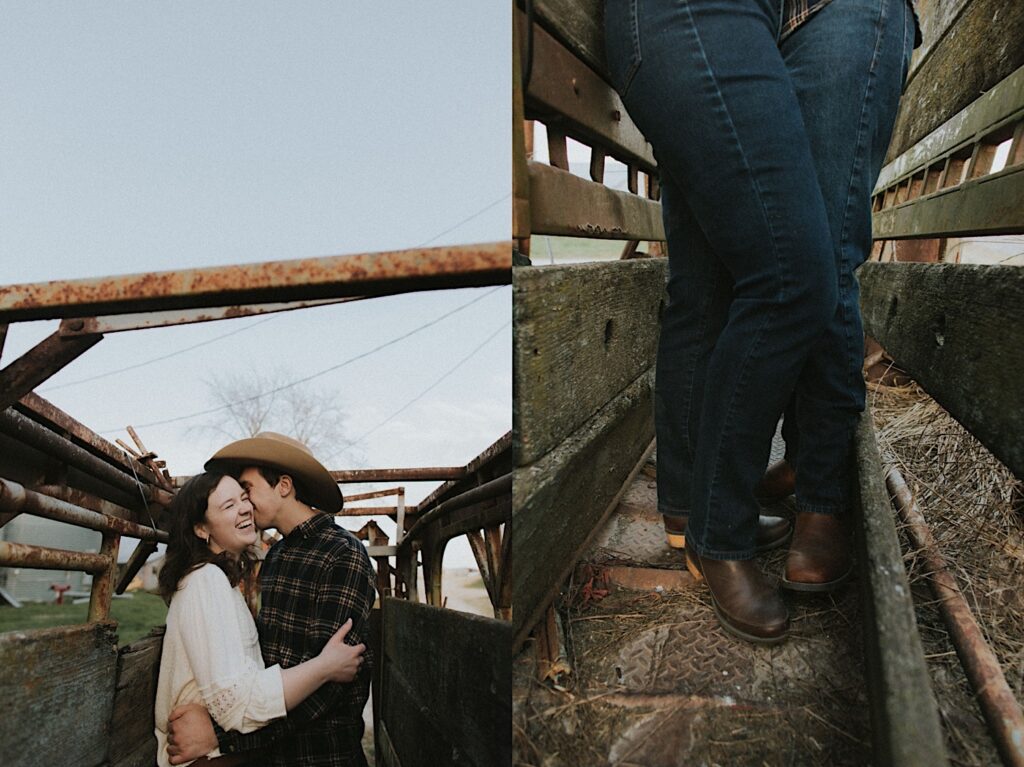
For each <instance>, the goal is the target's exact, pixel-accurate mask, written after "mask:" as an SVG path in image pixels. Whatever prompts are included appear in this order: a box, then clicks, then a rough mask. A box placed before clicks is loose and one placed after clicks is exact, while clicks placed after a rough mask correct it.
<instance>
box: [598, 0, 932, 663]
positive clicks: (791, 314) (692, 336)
mask: <svg viewBox="0 0 1024 767" xmlns="http://www.w3.org/2000/svg"><path fill="white" fill-rule="evenodd" d="M605 32H606V34H605V39H606V46H607V56H608V65H609V70H610V73H611V76H612V78H613V81H614V84H615V86H616V88H617V89H618V91H619V93H620V94H621V95H622V99H623V102H624V103H625V105H626V107H627V109H628V110H629V113H630V115H631V116H632V118H633V120H634V121H635V122H636V123H637V125H638V126H639V128H640V129H641V130H642V131H643V132H644V134H645V136H646V137H647V139H648V140H649V141H650V142H651V146H652V147H653V149H654V153H655V156H656V157H657V160H658V167H659V172H660V175H661V185H662V204H663V214H664V218H665V230H666V235H667V239H668V246H669V284H668V294H669V302H668V306H667V307H666V310H665V314H664V317H663V320H662V331H661V341H660V347H659V352H658V369H657V386H656V396H655V401H656V413H655V423H656V427H657V437H658V496H659V498H658V505H659V509H660V511H661V513H662V514H663V515H664V516H665V521H666V530H667V532H668V533H669V534H670V536H671V538H670V541H671V542H672V543H673V544H674V545H685V548H686V559H687V565H688V567H689V568H690V570H691V571H692V572H693V573H694V575H695V576H697V577H702V578H703V579H704V580H705V581H706V583H707V585H708V587H709V588H710V591H711V595H712V601H713V603H714V607H715V611H716V614H717V616H718V618H719V621H720V622H721V624H722V625H723V627H724V628H725V629H726V630H727V631H729V632H730V633H733V634H735V635H737V636H739V637H741V638H743V639H747V640H750V641H753V642H764V643H773V642H778V641H781V640H782V639H783V638H784V637H785V635H786V632H787V630H788V620H789V619H788V613H787V609H786V605H785V604H784V602H783V601H782V599H781V597H780V596H779V593H778V591H777V590H776V589H775V588H774V586H773V585H772V584H771V583H770V582H769V581H768V580H767V579H766V577H765V576H764V574H763V573H762V572H761V570H760V568H759V567H758V566H757V565H756V564H755V563H754V561H753V557H754V556H755V555H756V554H757V553H758V552H759V551H763V550H765V549H767V548H771V547H773V546H776V545H781V544H783V543H785V540H786V538H787V537H788V534H789V525H788V524H786V523H785V522H784V521H783V520H780V519H778V518H768V517H761V516H760V509H759V505H758V502H757V495H758V494H759V493H757V490H756V487H757V485H758V480H759V479H760V478H761V475H762V473H763V472H764V468H765V465H766V463H767V460H768V455H769V450H770V445H771V441H772V435H773V433H774V431H775V428H776V425H777V423H778V420H779V417H780V415H781V414H782V412H783V410H784V409H785V408H787V404H789V403H792V405H790V407H789V410H788V411H787V413H788V417H787V423H786V426H787V429H786V436H787V455H789V456H790V466H791V468H793V469H794V470H795V483H796V496H797V507H798V513H797V518H796V525H795V531H794V533H793V540H792V543H791V545H790V555H789V557H788V560H787V567H786V573H785V575H784V577H783V584H784V585H785V586H786V587H787V588H791V589H795V590H817V591H822V590H830V589H834V588H836V587H837V586H839V585H840V584H841V583H842V582H843V581H844V580H845V579H846V577H847V576H848V575H849V572H850V559H849V553H848V552H849V543H848V540H847V535H848V534H847V530H846V523H845V516H846V512H847V506H848V498H849V493H848V489H849V484H850V477H849V471H848V466H849V449H850V443H851V437H852V433H853V428H854V425H855V423H856V419H857V414H858V413H859V412H860V411H861V410H863V408H864V383H863V379H862V376H861V370H860V368H861V362H862V360H863V346H862V345H863V333H862V330H861V321H860V313H859V307H858V291H857V281H856V277H855V276H854V269H856V267H857V266H859V265H860V264H861V263H862V262H863V261H864V260H865V259H866V257H867V255H868V252H869V249H870V245H871V213H870V194H871V190H872V187H873V186H874V182H875V180H876V179H877V176H878V173H879V170H880V169H881V165H882V161H883V158H884V155H885V151H886V148H887V145H888V143H889V137H890V134H891V131H892V125H893V122H894V120H895V115H896V107H897V104H898V102H899V96H900V92H901V88H902V83H903V81H904V80H905V78H906V72H907V67H908V65H909V60H910V53H911V50H912V48H913V45H914V36H915V32H916V25H915V20H914V17H913V14H912V10H911V8H910V7H909V6H908V4H907V0H606V4H605ZM797 436H799V444H796V442H797V440H796V437H797ZM763 490H764V488H763V487H762V493H760V494H762V495H763V494H764V492H763ZM684 530H685V541H684V540H683V537H682V533H683V532H684Z"/></svg>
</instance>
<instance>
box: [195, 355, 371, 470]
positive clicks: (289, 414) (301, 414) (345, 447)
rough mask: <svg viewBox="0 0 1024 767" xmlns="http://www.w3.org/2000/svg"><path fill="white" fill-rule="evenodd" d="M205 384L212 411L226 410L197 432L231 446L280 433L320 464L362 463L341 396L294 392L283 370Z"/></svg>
mask: <svg viewBox="0 0 1024 767" xmlns="http://www.w3.org/2000/svg"><path fill="white" fill-rule="evenodd" d="M204 383H205V384H206V387H207V392H208V395H209V397H210V399H211V400H212V403H213V405H214V406H215V407H220V408H222V409H221V410H219V411H218V412H216V413H212V414H211V415H210V419H209V420H208V421H207V422H206V423H204V424H202V425H200V426H199V427H198V428H200V429H202V430H204V431H212V432H214V433H216V434H218V435H219V436H222V437H224V438H225V439H229V440H234V439H243V438H245V437H251V436H253V435H255V434H258V433H259V432H261V431H276V432H280V433H281V434H287V435H288V436H289V437H294V438H295V439H297V440H299V441H300V442H304V443H305V444H306V445H307V446H309V449H310V450H312V451H313V453H314V455H316V456H317V458H319V459H320V460H321V461H325V462H329V463H336V462H338V461H342V460H344V461H345V462H346V463H347V464H348V465H352V464H355V463H361V457H360V456H358V455H357V454H356V451H355V450H354V448H353V446H352V445H351V444H350V438H349V437H348V436H347V429H346V423H347V420H348V418H347V415H346V413H345V410H344V408H343V407H342V406H341V404H340V402H339V392H338V391H337V390H335V389H331V388H329V387H315V386H312V385H311V384H298V385H295V386H291V385H289V384H290V381H289V376H288V374H287V373H286V371H284V370H282V369H279V368H271V369H267V370H261V371H245V372H243V373H230V374H225V375H216V376H212V377H210V378H209V379H207V380H205V381H204Z"/></svg>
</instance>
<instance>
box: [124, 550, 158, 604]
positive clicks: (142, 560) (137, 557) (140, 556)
mask: <svg viewBox="0 0 1024 767" xmlns="http://www.w3.org/2000/svg"><path fill="white" fill-rule="evenodd" d="M155 551H156V542H154V541H140V542H139V545H138V546H136V547H135V551H133V552H132V555H131V556H130V557H128V561H127V562H126V563H125V566H124V569H123V570H121V575H120V577H119V578H118V580H117V586H116V587H115V588H114V593H116V594H123V593H124V592H125V589H127V588H128V584H130V583H131V582H132V580H133V579H134V578H135V575H136V573H138V572H139V570H141V569H142V566H143V565H144V564H146V560H147V559H149V557H150V555H151V554H153V552H155Z"/></svg>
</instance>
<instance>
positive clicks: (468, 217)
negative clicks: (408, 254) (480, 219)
mask: <svg viewBox="0 0 1024 767" xmlns="http://www.w3.org/2000/svg"><path fill="white" fill-rule="evenodd" d="M511 196H512V193H511V192H509V193H508V194H506V195H505V196H503V197H502V198H501V199H500V200H495V201H494V202H492V203H491V204H490V205H485V206H484V207H483V208H481V209H480V210H478V211H477V212H476V213H474V214H473V215H472V216H466V217H465V218H464V219H462V220H461V221H459V222H458V223H457V224H452V225H451V226H450V227H448V228H447V229H445V230H444V231H443V232H440V233H439V234H435V235H434V236H433V237H431V238H430V239H429V240H424V241H423V242H421V243H420V244H419V245H414V246H413V247H415V248H422V247H423V246H424V245H429V244H430V243H432V242H433V241H434V240H436V239H439V238H441V237H444V236H445V235H446V234H448V232H452V231H454V230H456V229H458V228H459V227H460V226H462V225H463V224H466V223H469V222H470V221H472V220H473V219H474V218H476V217H477V216H482V215H483V214H484V213H486V212H487V211H489V210H490V209H491V208H493V207H494V206H495V205H500V204H501V203H503V202H505V200H507V199H508V198H509V197H511Z"/></svg>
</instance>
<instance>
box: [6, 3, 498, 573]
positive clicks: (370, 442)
mask: <svg viewBox="0 0 1024 767" xmlns="http://www.w3.org/2000/svg"><path fill="white" fill-rule="evenodd" d="M0 9H2V16H0V22H2V23H0V284H11V283H23V282H33V281H44V280H56V279H70V278H78V277H93V276H101V275H111V274H127V273H134V272H140V271H158V270H167V269H184V268H195V267H202V266H213V265H221V264H235V263H248V262H255V261H269V260H277V259H290V258H305V257H313V256H326V255H343V254H348V253H363V252H375V251H383V250H391V249H398V248H410V247H417V246H420V245H423V244H429V245H447V244H463V243H476V242H495V241H507V240H509V239H510V237H511V227H510V209H511V202H510V194H509V192H510V189H511V173H510V168H511V155H510V146H511V141H510V126H511V113H510V104H511V89H510V77H509V70H508V62H509V61H511V52H510V35H509V32H508V30H509V28H510V21H509V8H508V7H506V6H504V5H502V4H500V3H481V2H469V1H467V2H456V3H448V4H446V5H445V6H444V9H443V12H439V11H438V8H437V7H436V6H433V5H431V4H425V3H415V2H405V3H372V4H355V3H337V2H333V3H309V2H304V3H288V4H282V3H264V2H252V1H251V0H246V2H217V3H209V2H180V1H179V2H174V3H169V2H161V3H149V2H147V3H137V2H132V3H130V2H118V3H111V2H90V3H72V2H62V3H61V2H51V3H45V4H44V3H16V2H2V3H0ZM461 307H465V308H461ZM456 309H458V311H454V313H453V310H456ZM449 314H450V316H446V315H449ZM271 317H272V318H270V319H268V318H267V317H254V318H244V319H238V320H229V321H223V322H215V323H204V324H197V325H189V326H182V327H176V328H166V329H156V330H145V331H133V332H129V333H119V334H112V335H108V336H107V337H106V338H105V339H104V340H103V341H102V342H101V343H100V344H99V345H97V346H96V347H94V348H93V349H91V350H90V351H89V352H87V353H86V354H85V355H84V356H83V357H81V358H79V359H78V360H76V361H75V362H74V363H72V364H71V365H69V366H68V367H67V368H66V369H65V370H64V371H62V372H61V373H59V374H57V375H56V376H54V377H53V378H52V379H50V380H49V381H48V382H46V383H45V384H44V385H43V386H41V387H40V389H39V392H40V393H41V394H42V396H44V397H46V398H47V399H49V400H50V401H52V402H53V403H55V404H56V405H58V406H59V407H61V408H63V409H64V410H66V411H67V412H68V413H70V414H71V415H72V416H74V417H75V418H77V419H78V420H80V421H82V422H83V423H85V424H86V425H87V426H89V427H91V428H93V429H94V430H96V431H99V432H101V433H103V434H104V436H106V437H107V438H109V439H111V440H113V439H114V438H115V437H122V438H125V439H127V435H126V434H125V432H124V431H123V429H124V427H125V426H126V425H128V424H132V425H135V426H136V427H137V428H138V431H139V433H140V435H141V437H142V439H143V440H144V441H145V442H146V445H147V447H149V448H150V449H151V450H155V451H156V452H157V453H158V454H160V456H161V457H162V458H164V459H166V460H167V462H168V466H169V468H170V470H171V471H172V473H174V474H189V473H193V472H195V471H197V470H199V469H200V468H201V465H202V463H203V461H204V460H205V459H206V458H208V457H209V455H210V454H211V453H212V452H213V451H214V450H216V449H217V448H218V447H219V446H220V444H222V443H223V441H224V439H223V438H222V437H218V436H217V435H216V434H214V433H212V432H210V431H209V430H204V429H203V428H201V427H202V426H203V424H205V423H208V422H209V420H210V417H209V416H196V417H190V416H191V415H192V414H193V413H197V412H199V411H202V410H206V409H209V408H211V407H214V406H215V402H214V401H213V400H212V398H211V396H210V394H209V391H208V386H207V383H206V382H207V381H209V380H210V379H211V378H212V377H213V376H215V375H221V376H223V375H226V374H229V373H231V372H233V371H248V370H252V369H254V368H262V369H267V368H274V369H278V370H281V371H283V373H282V375H283V376H284V378H285V379H288V380H294V379H298V378H304V377H306V376H309V375H311V374H313V373H317V372H320V371H322V370H324V371H326V370H328V369H329V368H336V369H334V370H332V371H330V372H325V373H324V374H323V375H321V376H319V377H318V378H317V379H316V380H315V381H314V382H313V384H312V385H313V386H315V388H316V390H317V392H318V393H320V394H322V395H324V396H333V397H336V398H337V400H338V402H339V403H340V404H341V406H342V407H343V408H344V410H345V412H346V414H347V426H346V428H347V433H348V435H349V438H350V439H357V438H359V437H362V436H363V435H364V434H365V435H366V436H365V437H363V438H362V439H361V440H360V441H359V442H358V443H357V444H356V445H355V446H354V449H353V450H351V451H350V452H349V453H348V454H346V455H345V456H344V457H343V458H342V459H340V460H343V461H344V463H342V464H336V465H332V466H331V468H345V467H348V466H366V467H403V466H424V465H462V464H465V463H466V462H468V461H469V460H471V459H472V458H473V457H474V456H476V455H477V454H478V453H480V452H481V451H482V450H483V449H485V448H486V447H487V446H488V445H489V444H490V443H491V442H493V441H494V440H496V439H497V438H498V437H500V436H501V435H502V434H504V433H505V432H506V431H507V430H508V429H509V428H511V327H510V317H511V289H510V288H509V287H507V286H505V287H500V288H497V289H494V288H480V289H467V290H452V291H434V292H425V293H417V294H410V295H403V296H393V297H387V298H380V299H373V300H368V301H359V302H353V303H350V304H346V305H338V306H331V307H322V308H317V309H310V310H303V311H298V312H289V313H285V314H279V315H272V316H271ZM56 325H57V323H56V322H55V321H54V322H37V323H24V324H20V325H15V326H12V328H11V331H10V333H9V335H8V339H7V344H6V348H5V349H4V351H3V362H4V364H7V363H9V362H10V361H11V360H12V359H14V358H15V357H16V356H17V355H19V354H21V353H22V352H24V351H25V350H26V349H28V348H30V347H31V346H32V345H33V344H35V343H36V342H38V341H39V340H41V339H42V338H43V337H45V336H46V335H47V334H49V333H50V332H52V331H53V329H55V328H56ZM424 325H427V327H425V328H423V329H422V330H420V328H421V327H423V326H424ZM410 333H411V335H409V337H408V338H404V339H402V340H397V339H400V337H402V336H405V335H407V334H410ZM192 347H196V348H192ZM378 347H382V348H379V349H378ZM375 349H376V351H374V350H375ZM360 355H366V356H365V357H363V358H361V359H358V360H355V361H353V362H351V363H349V364H342V363H346V361H347V360H349V359H352V358H354V357H359V356H360ZM157 357H166V359H163V360H160V361H155V362H152V363H150V364H144V365H140V363H145V362H148V361H149V360H153V359H154V358H157ZM136 365H138V367H135V368H134V369H130V370H123V371H122V372H117V373H116V374H111V373H113V371H119V370H121V369H123V368H126V367H129V366H136ZM83 379H92V380H88V381H84V380H83ZM410 403H411V404H410ZM170 419H179V420H174V421H172V422H170V423H162V424H159V423H155V422H159V421H167V420H170ZM146 424H153V425H146ZM434 486H436V483H432V484H424V485H409V486H408V491H409V501H410V502H413V503H414V502H416V501H417V500H418V499H419V498H420V497H422V496H423V495H425V494H426V492H429V490H430V489H431V488H432V487H434ZM344 489H347V490H350V491H354V490H355V488H344ZM472 561H473V560H472V556H471V555H470V554H469V553H468V547H461V546H460V547H459V548H458V550H456V551H453V553H452V555H450V556H449V557H448V558H447V559H446V566H455V565H468V564H470V563H472Z"/></svg>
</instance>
